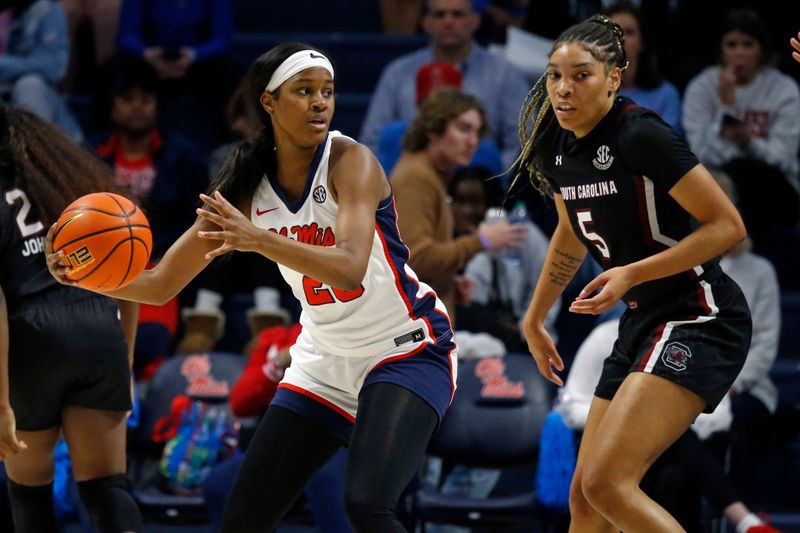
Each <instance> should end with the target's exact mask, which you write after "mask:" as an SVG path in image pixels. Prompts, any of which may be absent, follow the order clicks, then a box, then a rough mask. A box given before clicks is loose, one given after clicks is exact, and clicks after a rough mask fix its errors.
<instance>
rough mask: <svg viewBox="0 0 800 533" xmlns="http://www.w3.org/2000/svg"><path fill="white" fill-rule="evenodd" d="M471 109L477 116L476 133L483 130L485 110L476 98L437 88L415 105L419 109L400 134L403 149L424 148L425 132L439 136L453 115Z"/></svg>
mask: <svg viewBox="0 0 800 533" xmlns="http://www.w3.org/2000/svg"><path fill="white" fill-rule="evenodd" d="M470 109H475V110H476V111H478V113H480V115H481V129H480V135H481V137H483V135H485V133H486V113H485V111H484V110H483V106H482V105H481V104H480V102H478V100H477V99H476V98H475V97H474V96H471V95H469V94H464V93H462V92H461V91H459V90H458V89H453V88H452V87H440V88H438V89H434V91H433V93H431V95H430V96H429V97H428V98H426V99H425V101H424V102H422V105H420V106H419V112H418V113H417V116H416V117H414V120H413V122H411V125H410V126H409V127H408V131H406V134H405V135H404V136H403V150H407V151H409V152H418V151H420V150H424V149H425V148H426V147H427V146H428V143H429V142H430V139H429V138H428V135H430V134H436V135H441V134H443V133H444V132H445V130H447V125H448V124H449V123H450V122H451V121H452V120H453V119H455V118H456V117H458V116H459V115H461V114H462V113H465V112H467V111H469V110H470Z"/></svg>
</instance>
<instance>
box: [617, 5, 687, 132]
mask: <svg viewBox="0 0 800 533" xmlns="http://www.w3.org/2000/svg"><path fill="white" fill-rule="evenodd" d="M606 15H608V16H609V17H611V20H613V21H614V22H616V23H617V24H619V25H620V27H621V28H622V31H623V32H624V33H625V53H626V54H627V56H628V68H627V69H625V71H624V72H623V73H622V86H621V87H620V90H619V94H621V95H622V96H627V97H628V98H630V99H631V100H633V101H634V102H636V103H637V104H639V105H640V106H642V107H646V108H647V109H651V110H653V111H655V112H656V113H658V114H659V116H661V118H663V119H664V122H666V123H667V124H669V125H670V126H672V129H674V130H675V131H677V132H678V133H682V132H683V128H682V127H681V97H680V94H678V89H676V88H675V86H674V85H672V84H671V83H670V82H668V81H667V80H665V79H664V78H663V77H662V76H661V73H660V72H659V69H658V64H657V59H656V54H655V49H654V48H653V45H652V44H651V43H652V41H651V37H650V31H649V26H648V24H647V21H646V20H645V17H644V13H643V12H642V11H641V10H640V9H639V8H638V7H636V6H635V5H634V4H633V3H632V2H630V1H629V0H622V1H620V2H616V3H614V4H612V5H611V6H610V7H608V8H607V9H606Z"/></svg>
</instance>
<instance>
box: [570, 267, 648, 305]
mask: <svg viewBox="0 0 800 533" xmlns="http://www.w3.org/2000/svg"><path fill="white" fill-rule="evenodd" d="M633 285H634V281H633V278H632V276H631V274H630V271H629V270H628V269H626V268H625V267H615V268H611V269H609V270H606V271H605V272H603V273H602V274H600V275H599V276H597V277H596V278H594V279H593V280H592V281H590V282H589V284H588V285H586V286H585V287H584V288H583V290H582V291H581V292H580V294H579V295H578V297H577V298H575V301H574V302H572V304H571V305H570V306H569V310H570V311H572V312H573V313H581V314H586V315H599V314H601V313H605V312H606V311H608V310H609V309H611V308H612V307H613V306H614V304H616V303H617V301H618V300H619V299H620V298H622V295H624V294H625V293H626V292H628V289H630V288H631V287H633ZM598 289H600V291H599V292H598V293H597V294H595V295H594V296H592V294H593V293H594V292H595V291H596V290H598Z"/></svg>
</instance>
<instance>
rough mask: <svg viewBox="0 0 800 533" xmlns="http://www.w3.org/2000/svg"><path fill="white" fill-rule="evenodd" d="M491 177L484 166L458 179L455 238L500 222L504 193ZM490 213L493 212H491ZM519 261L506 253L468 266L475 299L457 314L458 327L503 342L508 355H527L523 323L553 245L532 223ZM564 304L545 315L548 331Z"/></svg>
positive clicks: (453, 187) (453, 191) (483, 255)
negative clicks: (537, 281)
mask: <svg viewBox="0 0 800 533" xmlns="http://www.w3.org/2000/svg"><path fill="white" fill-rule="evenodd" d="M491 178H492V173H491V172H489V171H487V170H486V169H483V168H481V167H474V168H469V169H466V170H464V171H462V172H459V173H457V174H456V177H455V179H454V180H453V181H452V182H451V183H450V187H449V193H450V197H451V198H452V209H453V219H454V222H455V235H456V236H457V237H458V236H461V235H474V234H475V232H476V231H477V230H478V228H479V227H480V225H481V224H482V223H484V222H485V223H487V224H492V223H494V222H496V221H497V220H500V219H501V217H502V214H501V213H502V208H501V207H500V202H501V197H502V196H501V191H500V190H499V189H500V184H499V182H498V181H497V180H492V179H491ZM490 207H491V208H492V209H489V208H490ZM526 225H527V227H528V230H527V232H526V234H525V239H524V240H523V241H522V242H521V246H520V249H519V255H518V258H517V257H514V258H510V259H506V258H505V257H504V253H503V250H495V251H492V252H485V251H481V252H478V253H477V254H475V255H474V256H473V257H472V259H470V260H469V262H467V265H466V267H465V268H464V277H465V278H466V279H468V280H470V281H471V282H472V284H473V288H472V291H471V292H472V298H471V299H470V300H469V301H467V302H464V304H463V305H461V306H459V307H458V308H457V309H458V311H457V313H456V314H457V315H458V327H459V329H464V330H467V331H474V332H487V333H490V334H492V335H493V336H495V337H497V338H498V339H500V340H502V341H503V343H504V344H505V346H506V348H507V349H508V350H509V351H514V352H520V351H521V352H524V351H525V350H527V346H526V344H525V337H524V336H523V334H522V327H521V320H522V317H523V316H524V315H525V311H526V310H527V309H528V302H530V301H531V297H532V296H533V289H534V286H535V285H536V280H537V278H538V277H539V272H540V271H541V269H542V263H543V262H544V258H545V255H546V254H547V247H548V244H549V241H548V239H547V237H545V236H544V234H543V233H542V231H541V230H540V229H539V228H538V227H536V225H534V224H532V223H530V222H528V223H527V224H526ZM560 307H561V306H560V304H559V303H556V305H554V306H553V308H552V309H550V312H549V313H548V315H547V321H546V326H547V329H548V331H550V333H551V335H555V330H554V329H553V325H554V322H555V319H556V317H557V316H558V312H559V309H560Z"/></svg>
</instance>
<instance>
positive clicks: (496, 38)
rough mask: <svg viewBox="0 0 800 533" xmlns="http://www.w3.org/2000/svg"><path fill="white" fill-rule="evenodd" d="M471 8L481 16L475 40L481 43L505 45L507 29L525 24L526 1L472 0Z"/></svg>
mask: <svg viewBox="0 0 800 533" xmlns="http://www.w3.org/2000/svg"><path fill="white" fill-rule="evenodd" d="M472 8H473V9H475V11H477V12H479V13H481V15H482V16H481V25H480V27H479V28H478V31H477V32H476V34H475V37H476V39H477V40H478V41H480V42H482V43H505V42H506V31H507V29H508V27H509V26H514V27H517V28H519V27H521V26H522V24H523V23H524V22H525V16H526V15H527V13H528V0H472Z"/></svg>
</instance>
